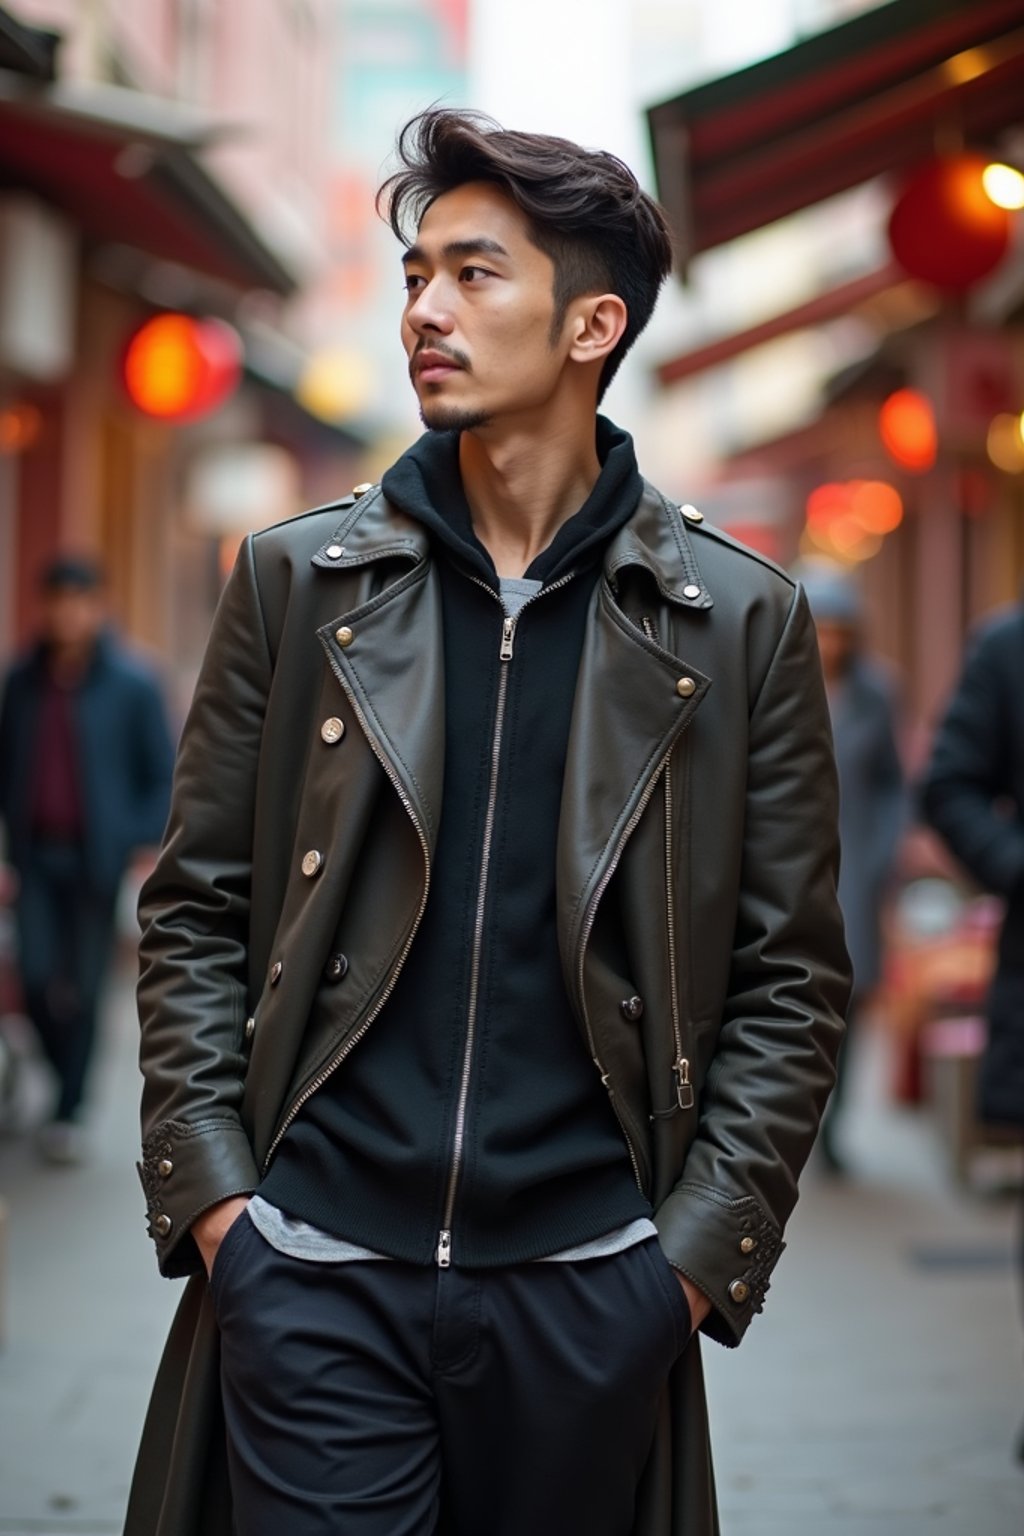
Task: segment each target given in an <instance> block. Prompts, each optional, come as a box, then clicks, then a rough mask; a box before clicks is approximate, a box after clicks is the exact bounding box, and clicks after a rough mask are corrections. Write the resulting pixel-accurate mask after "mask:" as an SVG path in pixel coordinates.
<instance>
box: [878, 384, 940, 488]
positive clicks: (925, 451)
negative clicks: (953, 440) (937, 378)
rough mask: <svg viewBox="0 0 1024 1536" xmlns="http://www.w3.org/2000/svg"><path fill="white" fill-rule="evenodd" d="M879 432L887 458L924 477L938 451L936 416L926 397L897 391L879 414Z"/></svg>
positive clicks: (915, 391)
mask: <svg viewBox="0 0 1024 1536" xmlns="http://www.w3.org/2000/svg"><path fill="white" fill-rule="evenodd" d="M878 431H879V435H880V436H881V439H882V445H883V447H884V448H885V451H886V453H887V454H888V455H889V457H890V458H892V459H895V461H896V463H897V464H901V465H902V466H903V468H904V469H909V470H912V471H913V472H914V473H915V474H923V473H924V472H925V470H928V469H931V467H932V465H933V464H934V463H935V459H936V457H937V455H938V451H939V436H938V431H937V430H936V426H935V412H934V411H933V410H932V403H931V401H930V400H929V399H928V396H927V395H922V394H921V392H920V390H917V389H897V390H896V391H895V393H893V394H891V395H890V396H889V397H888V399H887V400H886V401H884V403H883V405H882V408H881V410H880V411H879V413H878Z"/></svg>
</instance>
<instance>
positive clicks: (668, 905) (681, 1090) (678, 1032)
mask: <svg viewBox="0 0 1024 1536" xmlns="http://www.w3.org/2000/svg"><path fill="white" fill-rule="evenodd" d="M672 884H673V882H672V764H671V762H668V763H666V764H665V917H666V921H667V923H668V978H669V986H670V988H671V990H672V1034H673V1036H674V1038H675V1043H676V1060H675V1065H674V1067H673V1068H672V1071H673V1074H674V1076H675V1080H676V1103H677V1104H678V1105H679V1108H680V1109H692V1108H693V1085H692V1084H691V1082H690V1063H689V1061H688V1060H687V1058H686V1057H685V1056H684V1055H683V1029H682V1024H681V1023H680V1019H679V985H678V983H679V969H678V966H677V964H676V913H675V893H674V891H673V889H672Z"/></svg>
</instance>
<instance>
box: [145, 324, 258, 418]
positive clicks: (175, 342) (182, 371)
mask: <svg viewBox="0 0 1024 1536" xmlns="http://www.w3.org/2000/svg"><path fill="white" fill-rule="evenodd" d="M241 372H242V340H241V337H240V336H239V334H238V332H237V331H236V330H234V329H232V327H231V326H230V325H227V324H226V323H225V322H224V321H223V320H214V319H209V318H207V319H204V320H193V319H192V317H191V316H190V315H178V314H165V315H157V316H156V317H155V318H154V319H152V320H147V321H146V323H145V325H143V326H141V327H140V328H139V330H137V331H136V332H135V334H134V336H133V337H132V338H131V341H130V342H129V343H128V349H127V351H126V353H125V358H124V382H125V388H126V389H127V391H128V395H129V398H130V399H131V400H132V402H133V404H134V405H136V406H138V408H139V410H140V411H144V412H145V413H146V415H147V416H156V417H159V418H160V420H161V421H196V420H198V419H199V418H200V417H201V416H207V415H209V414H210V412H211V411H214V410H216V408H217V407H218V406H219V405H222V404H223V403H224V401H225V400H226V399H227V398H228V396H229V395H230V394H231V393H232V392H233V391H234V389H235V387H236V385H237V383H238V380H239V378H240V377H241Z"/></svg>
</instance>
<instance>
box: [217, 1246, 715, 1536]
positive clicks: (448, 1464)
mask: <svg viewBox="0 0 1024 1536" xmlns="http://www.w3.org/2000/svg"><path fill="white" fill-rule="evenodd" d="M212 1288H213V1298H214V1306H215V1309H216V1313H217V1319H218V1323H219V1326H220V1333H221V1376H222V1385H223V1393H224V1406H225V1418H226V1425H227V1436H228V1466H229V1472H230V1478H231V1491H232V1499H233V1503H234V1510H235V1532H236V1536H281V1533H282V1532H287V1533H288V1536H435V1533H437V1536H440V1533H444V1536H575V1533H586V1536H629V1532H630V1530H631V1527H632V1523H633V1511H634V1504H635V1498H636V1488H637V1484H638V1482H639V1479H640V1475H641V1472H642V1470H643V1467H644V1463H645V1461H646V1458H647V1455H648V1452H649V1450H650V1446H651V1442H652V1439H653V1435H654V1426H655V1417H656V1413H657V1406H658V1401H659V1398H660V1395H661V1393H662V1390H663V1388H664V1386H665V1383H666V1380H667V1377H668V1373H669V1370H670V1368H671V1366H672V1364H673V1362H674V1361H675V1359H676V1357H677V1356H678V1354H679V1352H680V1351H681V1350H682V1349H683V1348H684V1347H685V1345H686V1342H687V1340H688V1337H689V1332H690V1317H689V1308H688V1307H687V1303H686V1297H685V1295H684V1293H683V1290H682V1287H681V1286H680V1284H679V1282H678V1280H677V1278H676V1276H675V1274H674V1272H673V1271H672V1269H671V1268H670V1266H669V1264H668V1261H667V1260H666V1259H665V1257H664V1256H663V1254H662V1253H661V1250H660V1248H659V1247H658V1244H657V1242H656V1241H655V1240H653V1239H652V1240H650V1241H649V1242H646V1243H642V1244H638V1245H637V1246H635V1247H633V1248H629V1249H627V1250H625V1252H623V1253H620V1254H615V1255H612V1256H609V1257H607V1258H601V1259H590V1260H586V1261H582V1262H579V1263H558V1262H554V1263H534V1264H521V1265H514V1266H510V1267H508V1268H505V1269H496V1270H476V1271H469V1270H459V1269H455V1268H452V1269H447V1270H442V1269H436V1268H434V1267H426V1266H417V1265H411V1264H402V1263H398V1262H392V1261H389V1260H383V1259H382V1260H366V1261H356V1262H351V1263H317V1262H312V1261H307V1260H302V1259H295V1258H291V1257H289V1256H287V1255H284V1254H281V1253H278V1252H277V1250H276V1249H274V1248H273V1247H271V1246H270V1244H268V1243H267V1242H266V1241H265V1239H264V1238H263V1237H262V1236H261V1235H260V1233H259V1232H257V1230H256V1228H255V1227H254V1226H253V1224H252V1222H251V1221H250V1220H249V1219H248V1217H246V1216H242V1217H240V1218H239V1219H238V1220H236V1222H235V1223H234V1225H233V1226H232V1227H231V1228H230V1229H229V1231H228V1233H227V1235H226V1236H225V1238H224V1241H223V1243H222V1244H221V1248H220V1250H219V1252H218V1254H217V1259H216V1261H215V1264H214V1269H213V1277H212Z"/></svg>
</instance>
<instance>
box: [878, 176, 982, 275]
mask: <svg viewBox="0 0 1024 1536" xmlns="http://www.w3.org/2000/svg"><path fill="white" fill-rule="evenodd" d="M987 165H988V160H987V159H986V158H985V157H984V156H983V155H976V154H959V155H946V156H943V157H942V158H941V159H937V160H929V161H928V162H927V163H926V164H925V165H923V166H920V167H919V168H918V169H917V170H916V171H915V172H914V173H913V174H912V175H911V177H910V179H909V180H908V181H907V182H906V183H905V185H904V187H903V191H902V192H901V193H900V196H899V197H898V198H897V200H896V205H895V207H894V208H893V210H892V214H891V215H890V218H889V243H890V245H891V246H892V249H893V254H894V255H895V257H896V260H897V261H898V262H899V263H900V265H901V266H902V267H904V268H905V269H906V271H907V272H909V273H910V275H911V277H918V278H921V279H922V280H923V281H924V282H926V283H932V284H934V286H935V287H936V288H942V289H945V290H946V291H947V292H950V293H962V292H963V291H964V290H965V289H967V288H969V287H970V286H971V284H972V283H976V282H978V281H979V279H980V278H983V277H985V276H986V275H987V274H988V273H989V272H991V271H992V269H993V268H994V267H995V266H997V265H998V263H999V262H1000V260H1001V259H1002V257H1003V255H1004V254H1005V252H1006V247H1007V245H1008V244H1009V240H1010V215H1009V213H1008V212H1007V210H1006V209H1005V208H998V207H997V206H996V204H995V203H993V201H992V200H991V198H990V197H989V195H988V193H987V192H986V191H985V188H984V185H983V182H982V173H983V172H984V170H985V167H986V166H987Z"/></svg>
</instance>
